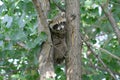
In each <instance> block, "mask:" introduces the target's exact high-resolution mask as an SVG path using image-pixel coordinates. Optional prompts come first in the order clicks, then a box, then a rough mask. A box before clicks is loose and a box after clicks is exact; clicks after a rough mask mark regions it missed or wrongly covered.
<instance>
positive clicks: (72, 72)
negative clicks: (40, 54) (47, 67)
mask: <svg viewBox="0 0 120 80" xmlns="http://www.w3.org/2000/svg"><path fill="white" fill-rule="evenodd" d="M66 19H67V45H68V52H67V55H66V76H67V80H81V72H82V71H81V46H82V40H81V38H80V33H79V30H80V1H79V0H66Z"/></svg>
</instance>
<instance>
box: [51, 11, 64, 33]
mask: <svg viewBox="0 0 120 80" xmlns="http://www.w3.org/2000/svg"><path fill="white" fill-rule="evenodd" d="M65 24H66V18H65V14H64V13H61V14H59V15H58V16H56V17H55V18H54V19H53V20H52V21H51V22H50V23H49V27H50V30H51V32H54V33H60V34H64V33H65Z"/></svg>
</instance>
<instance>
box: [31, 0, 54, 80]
mask: <svg viewBox="0 0 120 80" xmlns="http://www.w3.org/2000/svg"><path fill="white" fill-rule="evenodd" d="M33 3H34V5H35V7H36V10H37V12H38V23H39V25H38V30H39V32H42V31H43V32H45V33H46V34H47V35H48V39H47V41H46V42H45V43H44V44H43V45H42V50H41V52H40V55H39V72H40V79H39V80H46V79H47V78H52V79H54V78H55V73H54V67H53V58H52V54H51V53H53V48H52V47H51V45H52V41H51V35H50V31H49V27H48V24H47V20H46V19H47V16H46V15H47V13H48V9H49V1H48V0H33ZM46 5H48V6H46Z"/></svg>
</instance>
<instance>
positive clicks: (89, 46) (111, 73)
mask: <svg viewBox="0 0 120 80" xmlns="http://www.w3.org/2000/svg"><path fill="white" fill-rule="evenodd" d="M81 38H82V40H83V41H84V42H85V44H86V45H87V47H88V48H89V49H90V51H91V52H92V53H93V54H94V56H95V57H96V58H97V59H98V60H99V62H100V63H101V64H102V65H103V67H104V68H105V69H106V70H107V71H108V72H109V74H110V75H111V76H112V77H113V78H114V79H115V80H116V79H117V78H116V76H115V75H114V74H113V72H112V71H111V70H110V69H109V68H108V67H107V65H106V64H105V63H104V62H103V60H102V59H101V58H100V57H99V55H97V54H96V52H95V51H94V50H93V49H92V46H91V44H89V43H88V42H87V41H85V40H84V37H83V35H81Z"/></svg>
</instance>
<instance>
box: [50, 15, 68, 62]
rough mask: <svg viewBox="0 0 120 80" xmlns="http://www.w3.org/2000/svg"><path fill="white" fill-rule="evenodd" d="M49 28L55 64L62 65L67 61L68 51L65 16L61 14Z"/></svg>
mask: <svg viewBox="0 0 120 80" xmlns="http://www.w3.org/2000/svg"><path fill="white" fill-rule="evenodd" d="M49 28H50V32H51V38H52V42H53V49H54V51H53V60H54V63H55V64H60V63H62V62H63V61H64V59H65V54H66V51H67V45H66V19H65V14H64V13H60V14H59V15H58V16H56V17H55V18H54V19H53V20H52V21H51V22H50V23H49Z"/></svg>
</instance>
